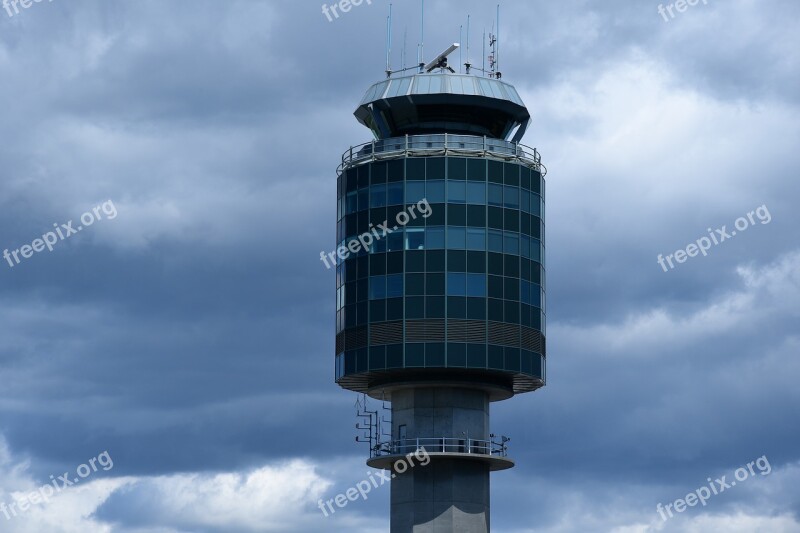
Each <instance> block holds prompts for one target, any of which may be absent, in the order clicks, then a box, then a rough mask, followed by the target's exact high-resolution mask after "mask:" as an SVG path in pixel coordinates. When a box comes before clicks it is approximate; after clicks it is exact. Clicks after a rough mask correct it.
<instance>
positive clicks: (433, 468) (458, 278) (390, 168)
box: [336, 44, 546, 533]
mask: <svg viewBox="0 0 800 533" xmlns="http://www.w3.org/2000/svg"><path fill="white" fill-rule="evenodd" d="M457 48H458V45H457V44H455V45H453V46H452V47H450V49H448V51H445V52H444V53H443V54H441V55H440V56H438V57H437V58H436V60H434V61H433V62H431V63H428V64H424V63H420V65H419V66H418V67H416V66H415V67H414V69H413V72H411V73H410V74H409V73H403V74H401V75H396V74H394V73H392V72H391V71H388V72H387V73H388V74H389V77H388V78H387V79H385V80H383V81H380V82H378V83H375V84H374V85H372V86H371V87H370V88H369V89H368V90H367V92H366V95H365V96H364V98H363V99H362V100H361V103H360V104H359V106H358V109H357V110H356V111H355V116H356V118H357V119H358V121H359V122H360V123H361V124H363V125H364V126H366V127H367V128H369V129H370V130H371V132H372V134H373V136H374V140H372V141H370V142H367V143H364V144H361V145H358V146H353V147H351V148H349V149H348V150H347V151H346V152H345V153H344V155H343V157H342V162H341V165H340V166H339V169H338V179H337V195H338V211H337V213H338V221H337V244H338V245H339V248H338V249H339V250H342V247H345V248H346V249H348V248H347V247H348V245H350V248H349V249H348V252H347V255H348V257H347V258H346V259H345V260H343V261H342V262H341V263H340V264H339V265H338V266H337V270H336V300H337V306H336V382H337V383H338V384H339V385H340V386H341V387H343V388H345V389H349V390H352V391H355V392H358V393H364V394H366V395H368V396H370V397H372V398H375V399H379V400H383V401H384V402H390V404H391V437H390V438H381V436H380V432H378V433H379V434H378V435H377V437H376V439H375V441H374V442H373V445H372V446H371V450H370V458H369V460H368V461H367V464H368V465H369V466H372V467H375V468H381V469H387V470H392V471H393V472H394V476H393V480H392V483H391V531H392V532H393V533H406V532H414V533H423V532H430V533H434V532H436V533H441V532H454V533H455V532H458V533H473V532H475V533H478V532H480V533H483V532H487V531H489V527H490V521H489V510H490V504H489V477H490V472H493V471H497V470H504V469H507V468H511V467H513V466H514V462H513V460H512V459H511V458H510V457H509V456H508V441H509V440H510V439H509V438H508V437H505V436H501V433H499V432H498V431H504V430H495V432H492V430H491V429H490V424H489V406H490V404H491V402H496V401H502V400H508V399H510V398H512V397H513V396H514V395H515V394H519V393H523V392H531V391H534V390H536V389H538V388H540V387H543V386H544V385H545V362H546V342H545V265H544V256H545V253H544V250H545V240H544V235H545V226H544V192H545V183H544V175H545V173H546V169H545V167H544V166H543V165H542V164H541V158H540V155H539V153H538V152H537V151H536V150H535V149H533V148H528V147H526V146H524V145H522V144H520V141H521V140H522V137H523V135H524V133H525V130H526V128H527V126H528V124H529V123H530V120H531V117H530V113H529V112H528V110H527V108H526V107H525V104H524V103H523V102H522V99H521V98H520V96H519V94H518V93H517V91H516V90H515V89H514V87H513V86H512V85H510V84H509V83H506V82H505V81H503V80H502V79H501V75H500V73H499V71H498V70H496V69H494V68H493V69H492V70H491V71H481V70H478V69H470V67H471V65H469V63H467V64H466V65H465V66H466V67H467V68H466V72H467V74H457V73H455V72H454V71H453V69H451V68H450V67H448V66H447V56H448V54H450V53H452V51H453V50H455V49H457ZM490 59H491V58H490ZM493 66H494V65H493ZM387 70H388V69H387ZM475 70H477V71H478V72H477V75H474V74H473V72H474V71H475ZM420 205H429V206H430V210H429V211H428V212H427V214H428V216H426V217H423V216H419V213H420V211H419V209H417V210H416V213H417V214H418V215H417V216H416V218H409V217H407V216H405V215H404V213H410V212H412V211H413V210H414V209H413V208H414V207H415V206H416V207H419V206H420ZM398 221H400V222H407V223H405V224H398ZM379 225H382V226H383V227H386V228H389V231H387V232H386V233H385V234H384V233H381V232H379V231H378V230H377V229H375V228H379V227H380V226H379ZM393 228H396V229H393ZM367 233H371V234H372V237H373V238H374V242H372V244H370V245H369V247H368V250H365V249H364V248H363V247H361V249H357V248H359V247H358V246H353V245H352V243H354V242H355V243H358V242H359V241H358V237H359V236H364V235H365V234H367ZM362 241H363V239H362ZM354 250H355V251H354ZM420 448H424V449H425V451H426V452H427V453H428V455H429V456H430V457H431V461H430V463H429V464H427V465H426V466H421V465H417V466H415V467H413V468H409V469H405V471H404V472H402V473H400V471H399V470H396V469H395V468H394V465H395V464H396V463H397V462H398V461H400V460H404V459H405V458H406V456H407V455H408V454H410V453H414V452H415V451H417V450H419V449H420Z"/></svg>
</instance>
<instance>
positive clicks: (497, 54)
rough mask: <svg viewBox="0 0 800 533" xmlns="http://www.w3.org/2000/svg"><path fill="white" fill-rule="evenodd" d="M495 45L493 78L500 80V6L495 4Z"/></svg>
mask: <svg viewBox="0 0 800 533" xmlns="http://www.w3.org/2000/svg"><path fill="white" fill-rule="evenodd" d="M496 44H497V47H496V48H495V52H494V64H495V66H496V67H497V70H496V72H495V76H497V79H498V80H499V79H500V78H502V77H503V75H502V74H501V73H500V4H497V39H496Z"/></svg>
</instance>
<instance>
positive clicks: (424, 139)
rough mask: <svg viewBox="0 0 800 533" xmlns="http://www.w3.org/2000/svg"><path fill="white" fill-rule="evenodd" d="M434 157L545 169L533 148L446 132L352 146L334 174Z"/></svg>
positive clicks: (542, 171)
mask: <svg viewBox="0 0 800 533" xmlns="http://www.w3.org/2000/svg"><path fill="white" fill-rule="evenodd" d="M437 155H439V156H448V155H450V156H459V155H462V156H465V157H493V158H496V159H501V160H504V161H517V162H519V163H522V164H524V165H526V166H528V167H530V168H532V169H534V170H536V171H539V172H541V173H542V175H543V176H544V175H545V174H546V173H547V168H546V167H545V166H544V165H542V156H541V154H540V153H539V151H538V150H537V149H536V148H531V147H529V146H525V145H524V144H520V143H516V142H510V141H505V140H502V139H493V138H491V137H485V136H484V137H479V136H476V135H453V134H449V133H441V134H435V135H406V136H405V137H392V138H390V139H380V140H375V141H372V142H368V143H364V144H360V145H358V146H353V147H351V148H350V149H349V150H348V151H347V152H345V153H344V154H343V155H342V164H341V165H339V168H338V172H340V173H341V172H342V171H344V170H347V169H348V168H350V167H353V166H355V165H359V164H362V163H364V162H367V161H379V160H384V159H397V158H400V157H409V156H411V157H414V156H422V157H424V156H437Z"/></svg>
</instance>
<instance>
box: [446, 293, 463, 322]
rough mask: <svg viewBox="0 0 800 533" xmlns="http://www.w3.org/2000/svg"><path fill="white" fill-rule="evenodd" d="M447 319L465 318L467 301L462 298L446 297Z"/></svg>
mask: <svg viewBox="0 0 800 533" xmlns="http://www.w3.org/2000/svg"><path fill="white" fill-rule="evenodd" d="M447 318H462V319H463V318H467V299H466V298H464V297H463V296H448V297H447Z"/></svg>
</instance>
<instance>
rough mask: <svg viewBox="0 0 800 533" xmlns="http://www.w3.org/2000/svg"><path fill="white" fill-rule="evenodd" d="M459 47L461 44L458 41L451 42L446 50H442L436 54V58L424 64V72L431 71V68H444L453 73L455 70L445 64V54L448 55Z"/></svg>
mask: <svg viewBox="0 0 800 533" xmlns="http://www.w3.org/2000/svg"><path fill="white" fill-rule="evenodd" d="M460 47H461V45H460V44H458V43H453V44H451V45H450V47H449V48H448V49H447V50H445V51H444V52H442V53H441V54H439V55H438V56H436V59H434V60H433V61H431V62H430V63H428V64H427V65H424V69H425V71H426V72H431V71H432V70H435V69H437V68H446V69H448V70H449V71H450V72H453V73H455V70H453V69H452V68H451V67H448V66H447V56H449V55H450V54H452V53H453V52H455V51H456V50H458V49H459V48H460Z"/></svg>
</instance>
